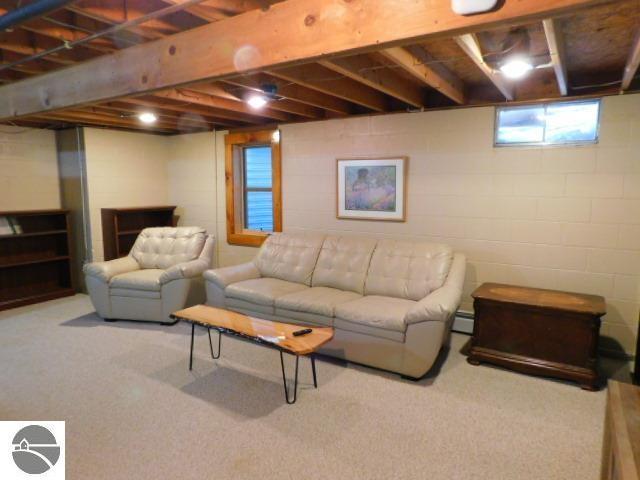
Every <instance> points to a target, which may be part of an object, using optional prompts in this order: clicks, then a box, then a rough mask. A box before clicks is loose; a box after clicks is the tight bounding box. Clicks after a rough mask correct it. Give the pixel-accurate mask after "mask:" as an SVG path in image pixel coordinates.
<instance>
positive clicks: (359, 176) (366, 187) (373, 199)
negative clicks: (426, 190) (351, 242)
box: [337, 157, 407, 221]
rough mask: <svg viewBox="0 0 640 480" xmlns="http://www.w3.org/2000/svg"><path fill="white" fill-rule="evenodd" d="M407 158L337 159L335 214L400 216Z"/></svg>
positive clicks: (378, 217) (373, 217) (370, 217)
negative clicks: (336, 201)
mask: <svg viewBox="0 0 640 480" xmlns="http://www.w3.org/2000/svg"><path fill="white" fill-rule="evenodd" d="M406 163H407V158H406V157H397V158H379V159H338V171H337V180H338V186H337V190H338V198H337V200H338V205H337V216H338V218H346V219H360V220H393V221H403V220H404V198H405V195H404V187H405V168H406Z"/></svg>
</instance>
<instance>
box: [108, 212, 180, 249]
mask: <svg viewBox="0 0 640 480" xmlns="http://www.w3.org/2000/svg"><path fill="white" fill-rule="evenodd" d="M175 209H176V207H175V206H159V207H135V208H103V209H102V241H103V244H104V259H105V260H113V259H114V258H119V257H124V256H126V255H127V254H128V253H129V251H130V250H131V247H133V244H134V243H135V241H136V238H137V237H138V234H139V233H140V232H141V231H142V230H143V229H145V228H147V227H173V226H175V225H176V223H177V219H176V218H175V215H174V211H175Z"/></svg>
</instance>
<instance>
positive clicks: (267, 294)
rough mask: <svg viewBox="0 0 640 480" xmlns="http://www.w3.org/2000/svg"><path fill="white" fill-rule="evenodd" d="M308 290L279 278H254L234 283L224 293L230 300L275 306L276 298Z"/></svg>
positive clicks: (298, 284)
mask: <svg viewBox="0 0 640 480" xmlns="http://www.w3.org/2000/svg"><path fill="white" fill-rule="evenodd" d="M308 289H309V287H307V286H306V285H303V284H301V283H294V282H287V281H286V280H280V279H278V278H254V279H251V280H244V281H242V282H237V283H233V284H231V285H229V286H228V287H227V288H225V289H224V293H225V295H226V296H227V297H229V298H235V299H238V300H244V301H245V302H250V303H254V304H258V305H268V306H275V300H276V298H278V297H282V296H284V295H287V294H290V293H294V292H299V291H301V290H308Z"/></svg>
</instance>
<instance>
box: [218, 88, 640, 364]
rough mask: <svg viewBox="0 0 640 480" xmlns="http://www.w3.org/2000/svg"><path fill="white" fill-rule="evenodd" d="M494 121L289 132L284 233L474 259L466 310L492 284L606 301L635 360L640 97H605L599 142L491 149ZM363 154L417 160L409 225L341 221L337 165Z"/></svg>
mask: <svg viewBox="0 0 640 480" xmlns="http://www.w3.org/2000/svg"><path fill="white" fill-rule="evenodd" d="M493 117H494V110H493V108H486V107H484V108H471V109H458V110H448V111H440V112H428V113H415V114H396V115H381V116H372V117H362V118H352V119H344V120H331V121H326V122H314V123H301V124H294V125H283V126H282V127H281V138H282V149H283V168H282V171H283V209H284V212H283V216H284V228H285V231H306V230H313V231H323V232H329V233H353V234H374V235H377V236H387V237H394V238H407V239H418V240H429V241H434V242H445V243H448V244H451V245H452V246H453V247H454V248H455V249H456V250H459V251H462V252H464V253H465V254H466V255H467V257H468V259H469V263H468V270H467V277H466V284H465V292H464V299H463V304H462V309H463V310H469V311H470V310H471V309H472V302H471V297H470V295H469V294H470V293H471V292H472V291H473V289H475V288H476V287H477V286H478V285H479V284H481V283H482V282H488V281H495V282H506V283H512V284H519V285H528V286H534V287H543V288H553V289H562V290H569V291H578V292H585V293H593V294H599V295H604V296H605V297H606V298H607V300H608V308H609V313H608V314H607V316H606V317H605V321H604V324H603V330H602V331H603V333H604V334H605V335H608V336H611V337H613V338H615V339H616V340H617V341H618V342H619V343H620V344H621V345H622V347H623V348H624V349H625V350H626V351H627V352H629V353H632V352H633V351H634V350H635V337H636V334H637V323H638V310H639V308H640V95H628V96H623V97H607V98H605V99H604V100H603V102H602V117H601V120H602V122H601V127H600V142H599V143H598V144H597V145H589V146H581V147H545V148H540V147H537V148H521V147H519V148H494V147H493V144H492V142H493V121H494V119H493ZM367 155H372V156H380V155H407V156H409V169H408V171H409V174H408V175H409V177H408V206H407V213H408V215H407V221H406V222H405V223H384V222H369V221H353V220H352V221H349V220H337V219H336V214H335V208H336V205H335V188H336V185H335V181H336V179H335V173H336V158H338V157H353V156H367ZM219 158H220V157H219ZM222 158H224V155H222ZM220 163H221V162H220V160H219V161H218V164H219V169H220ZM222 171H223V170H222ZM243 255H244V254H242V255H240V254H238V257H241V256H243ZM222 261H223V262H224V258H223V259H222Z"/></svg>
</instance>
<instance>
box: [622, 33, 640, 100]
mask: <svg viewBox="0 0 640 480" xmlns="http://www.w3.org/2000/svg"><path fill="white" fill-rule="evenodd" d="M638 67H640V29H638V32H637V33H636V36H635V38H634V40H633V44H632V46H631V51H630V52H629V57H628V58H627V63H626V64H625V66H624V73H623V75H622V85H621V86H620V90H621V91H623V92H624V91H625V90H629V87H630V86H631V82H632V81H633V79H634V77H635V76H636V72H637V71H638Z"/></svg>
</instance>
